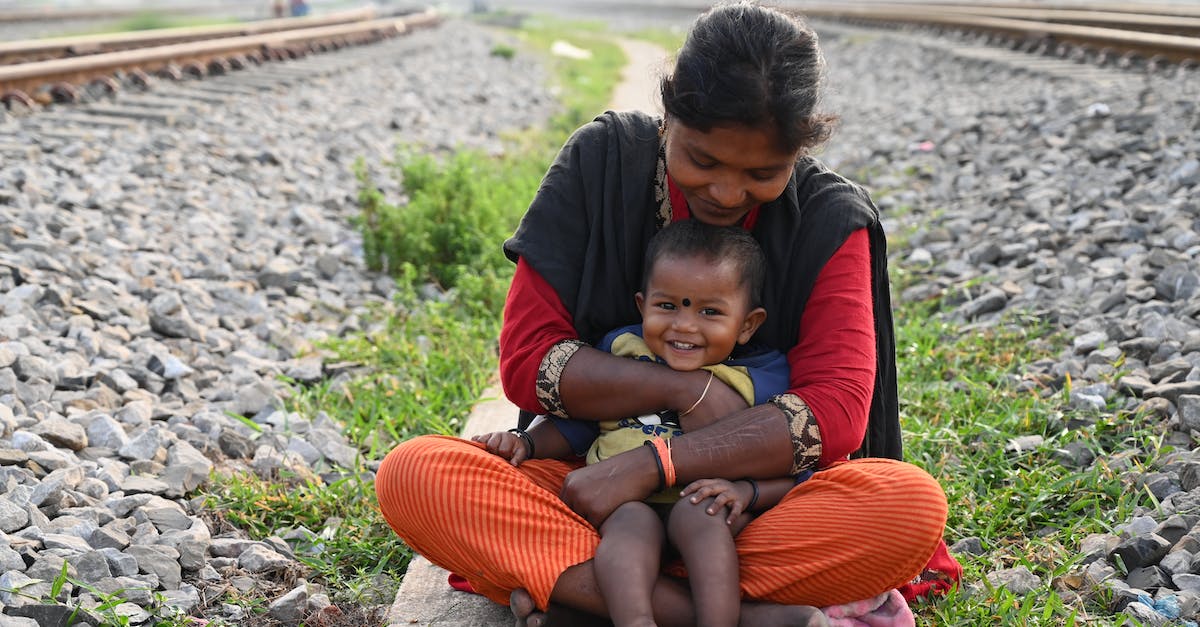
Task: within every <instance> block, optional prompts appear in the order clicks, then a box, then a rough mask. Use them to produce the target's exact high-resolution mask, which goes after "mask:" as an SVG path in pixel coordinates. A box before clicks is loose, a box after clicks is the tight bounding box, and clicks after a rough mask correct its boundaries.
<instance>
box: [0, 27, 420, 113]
mask: <svg viewBox="0 0 1200 627" xmlns="http://www.w3.org/2000/svg"><path fill="white" fill-rule="evenodd" d="M439 20H440V17H439V16H438V15H437V14H436V13H435V12H433V11H426V12H424V13H419V14H414V15H406V16H402V17H390V18H381V19H375V20H370V21H367V22H358V23H351V24H339V25H332V26H321V27H316V28H307V29H301V30H290V31H280V32H275V33H268V34H261V35H248V36H239V37H226V38H223V39H216V40H210V41H198V42H189V43H182V44H170V45H166V46H157V47H154V48H142V49H138V50H125V51H120V52H108V53H102V54H94V55H88V56H84V57H74V58H70V59H55V60H51V61H34V62H31V63H22V64H17V65H6V66H0V94H2V96H0V98H3V99H5V100H7V99H9V98H12V97H18V98H19V99H22V100H29V99H30V98H29V96H28V94H37V93H39V90H44V89H45V88H46V87H47V86H49V85H62V84H66V85H79V84H87V83H91V82H94V81H97V80H111V78H110V77H111V75H113V74H115V73H118V72H160V71H164V70H166V69H168V68H172V67H178V66H179V65H184V64H186V65H187V66H190V67H192V68H196V69H197V72H198V73H202V72H203V71H204V70H203V69H202V68H209V67H212V64H213V63H220V62H223V61H224V62H227V60H228V59H231V58H237V57H242V58H258V59H261V58H264V57H266V58H273V57H285V56H290V54H291V52H292V51H294V50H295V48H296V47H297V46H302V45H311V44H313V43H316V42H329V41H337V42H342V43H363V42H367V41H374V40H378V39H381V38H384V37H390V36H394V35H399V34H402V33H404V32H407V31H408V30H409V29H412V28H419V27H422V26H427V25H432V24H435V23H437V22H438V21H439Z"/></svg>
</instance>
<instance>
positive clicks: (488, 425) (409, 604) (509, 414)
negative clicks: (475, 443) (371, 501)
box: [387, 386, 517, 627]
mask: <svg viewBox="0 0 1200 627" xmlns="http://www.w3.org/2000/svg"><path fill="white" fill-rule="evenodd" d="M516 425H517V406H516V405H513V404H512V403H510V402H509V401H508V399H507V398H505V397H504V393H503V391H502V390H501V389H500V387H499V386H495V387H493V388H490V389H489V390H488V391H487V392H485V393H484V395H483V399H482V400H480V402H479V403H477V404H476V405H475V407H474V408H473V409H472V410H471V414H470V416H469V417H468V418H467V424H466V425H465V426H464V427H463V432H462V435H463V437H466V438H469V437H471V436H473V435H478V434H480V433H490V432H492V431H504V430H505V429H511V428H513V427H515V426H516ZM449 575H450V573H448V572H447V571H445V570H444V569H441V568H438V567H437V566H434V565H433V564H431V563H429V560H427V559H425V558H423V557H420V556H417V557H414V558H413V560H412V562H411V563H410V564H409V565H408V572H407V573H405V575H404V581H403V582H401V584H400V590H399V591H397V593H396V600H395V602H394V603H392V607H391V609H390V610H388V614H387V624H388V625H389V626H393V627H399V626H401V625H406V626H408V625H438V626H450V625H454V626H455V627H459V626H461V627H501V626H504V627H509V626H511V625H512V624H513V616H512V613H511V612H509V611H508V608H507V607H505V606H503V605H497V604H495V603H492V602H491V601H489V600H488V599H486V598H484V597H482V596H479V595H477V594H470V593H467V592H459V591H457V590H455V589H453V588H451V587H450V584H448V583H447V581H446V579H447V577H449Z"/></svg>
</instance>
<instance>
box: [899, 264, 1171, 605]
mask: <svg viewBox="0 0 1200 627" xmlns="http://www.w3.org/2000/svg"><path fill="white" fill-rule="evenodd" d="M911 280H912V277H908V276H905V275H904V273H903V272H898V273H897V280H896V283H897V284H898V285H896V286H894V287H896V288H897V289H895V291H896V292H899V289H898V288H899V287H901V286H903V285H904V284H905V283H906V282H909V281H911ZM939 307H940V305H939V303H938V302H927V303H922V304H910V305H903V306H901V307H899V308H898V310H897V312H896V323H897V329H896V344H897V360H898V362H899V363H898V365H899V388H900V397H901V399H900V400H901V407H902V425H903V427H904V431H905V447H906V448H905V457H906V458H907V459H908V460H909V461H911V462H913V463H915V464H917V465H919V466H921V467H923V468H925V469H926V470H927V471H929V472H930V473H931V474H932V475H933V476H935V477H936V478H937V479H938V480H939V481H940V482H941V484H942V486H943V488H945V490H946V495H947V498H948V499H949V503H950V517H949V521H948V522H947V526H946V540H947V542H948V543H950V544H953V543H954V542H955V541H957V540H959V539H962V538H966V537H971V536H974V537H978V538H980V539H981V540H982V542H983V546H984V550H985V552H984V554H983V555H980V556H969V555H959V556H958V557H959V559H960V561H961V562H962V564H963V566H964V569H965V575H964V583H965V584H968V586H971V584H975V586H976V587H977V588H978V591H976V592H975V593H973V594H968V593H967V592H966V588H964V589H962V590H959V591H957V592H956V593H953V594H951V595H950V596H949V597H947V598H945V599H941V600H938V601H935V602H932V603H928V604H924V605H922V606H921V607H920V608H919V609H918V611H917V615H918V622H919V623H920V622H922V621H925V622H927V623H928V624H936V625H1001V624H1002V625H1070V624H1084V623H1086V624H1095V621H1096V620H1098V619H1100V620H1105V619H1106V617H1107V619H1108V620H1112V621H1115V624H1124V620H1123V619H1122V618H1120V617H1111V616H1110V613H1109V612H1108V611H1107V610H1106V609H1105V608H1104V607H1103V606H1102V605H1100V603H1099V602H1098V601H1085V602H1079V601H1075V600H1073V599H1072V596H1071V595H1064V594H1063V593H1062V592H1061V591H1060V590H1059V589H1057V588H1056V587H1055V584H1057V583H1059V582H1060V581H1061V580H1062V579H1061V578H1062V577H1063V576H1064V575H1066V574H1067V573H1068V572H1069V571H1070V570H1071V569H1072V568H1075V567H1076V566H1077V564H1076V560H1077V550H1078V546H1079V543H1080V541H1081V540H1082V539H1083V538H1084V537H1086V536H1087V535H1088V534H1091V533H1109V532H1111V529H1112V527H1113V526H1114V525H1116V524H1119V523H1121V522H1124V521H1126V520H1127V519H1128V518H1129V517H1130V516H1131V513H1132V510H1133V507H1134V506H1135V505H1147V506H1148V505H1152V504H1153V503H1151V502H1150V500H1149V498H1148V497H1147V496H1146V495H1145V494H1144V493H1141V492H1130V491H1128V490H1126V489H1124V487H1123V485H1122V483H1121V481H1120V478H1119V477H1118V474H1119V471H1118V470H1114V469H1112V468H1109V467H1108V466H1107V465H1106V464H1105V463H1104V462H1103V461H1101V462H1097V463H1095V464H1093V465H1092V466H1091V467H1089V468H1087V469H1076V468H1072V467H1069V466H1066V465H1064V464H1063V463H1060V461H1059V458H1058V457H1057V456H1056V453H1055V451H1056V449H1059V448H1061V447H1063V446H1065V445H1066V444H1067V443H1069V442H1072V441H1075V440H1078V441H1081V442H1083V443H1084V444H1085V445H1086V446H1087V448H1088V449H1089V450H1091V451H1092V452H1093V453H1094V454H1095V455H1096V457H1097V459H1100V460H1103V459H1105V457H1106V456H1107V455H1109V454H1112V453H1115V452H1118V451H1125V450H1129V449H1132V448H1137V449H1139V450H1141V451H1144V452H1145V453H1144V454H1142V455H1140V456H1138V457H1137V458H1135V460H1134V462H1135V463H1149V462H1150V461H1151V460H1152V459H1154V458H1156V457H1158V456H1159V455H1161V454H1163V453H1165V452H1166V450H1165V449H1161V448H1159V446H1158V445H1157V442H1159V440H1160V437H1159V436H1160V434H1159V433H1157V432H1156V431H1155V430H1154V429H1153V428H1150V427H1147V426H1143V425H1145V424H1146V423H1145V422H1144V421H1143V420H1140V419H1139V417H1138V416H1134V415H1129V414H1126V413H1122V412H1115V413H1109V414H1108V415H1103V416H1076V415H1073V414H1072V410H1070V409H1069V408H1068V407H1067V406H1066V405H1065V403H1064V394H1063V393H1062V391H1060V390H1044V389H1039V388H1036V387H1035V388H1034V389H1033V391H1020V390H1021V388H1019V387H1018V386H1017V385H1016V382H1017V381H1018V380H1019V379H1020V375H1021V372H1022V365H1023V364H1028V363H1030V362H1032V361H1034V360H1036V359H1039V358H1042V357H1049V356H1053V355H1055V354H1057V353H1058V351H1059V349H1061V348H1062V346H1063V345H1064V340H1063V339H1062V338H1060V337H1056V336H1054V335H1053V334H1051V333H1050V332H1049V330H1048V329H1046V328H1045V327H1044V326H1043V325H1042V324H1040V323H1039V322H1037V321H1035V320H1031V319H1024V318H1022V317H1021V316H1019V315H1014V316H1012V317H1010V318H1009V319H1008V320H1007V321H1006V322H1005V323H1004V324H1001V325H999V326H997V327H995V328H993V329H986V330H971V331H965V330H962V329H960V328H956V327H955V326H953V325H951V324H949V323H947V322H944V321H943V316H942V315H941V314H942V312H941V311H940V309H939ZM1073 418H1088V420H1078V421H1077V422H1076V423H1075V426H1074V427H1073V428H1068V426H1067V425H1068V421H1069V420H1071V419H1073ZM1092 422H1094V424H1090V426H1088V425H1089V423H1092ZM1079 425H1082V426H1079ZM1021 435H1041V436H1043V437H1044V438H1045V442H1044V444H1042V445H1041V446H1039V447H1037V448H1036V449H1035V450H1031V451H1023V452H1020V453H1017V452H1012V451H1009V450H1007V449H1006V444H1007V443H1008V441H1009V440H1010V439H1011V438H1015V437H1017V436H1021ZM1016 566H1025V567H1027V568H1029V570H1030V571H1032V572H1033V573H1034V574H1036V575H1037V576H1038V577H1039V578H1040V579H1041V580H1042V582H1043V585H1042V587H1041V588H1040V589H1039V590H1037V591H1036V592H1035V593H1034V594H1031V595H1028V596H1024V597H1015V596H1014V595H1013V594H1012V593H1010V592H1008V591H1007V590H1003V589H993V588H991V587H990V586H988V585H986V581H985V576H986V575H987V573H989V572H992V571H994V570H998V569H1004V568H1013V567H1016Z"/></svg>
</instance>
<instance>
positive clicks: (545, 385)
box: [537, 340, 587, 418]
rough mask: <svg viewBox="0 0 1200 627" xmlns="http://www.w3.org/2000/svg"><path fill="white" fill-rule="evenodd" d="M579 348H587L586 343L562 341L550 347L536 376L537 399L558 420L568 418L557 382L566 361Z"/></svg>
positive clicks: (565, 365)
mask: <svg viewBox="0 0 1200 627" xmlns="http://www.w3.org/2000/svg"><path fill="white" fill-rule="evenodd" d="M581 346H587V343H586V342H584V341H582V340H562V341H561V342H558V343H557V344H555V345H554V346H551V347H550V350H549V351H547V352H546V356H545V357H543V358H542V365H541V366H539V367H538V375H537V399H538V402H539V403H541V404H542V407H544V408H545V409H546V413H548V414H552V415H555V416H558V417H559V418H570V416H568V415H567V410H566V409H565V408H563V404H562V397H561V396H559V393H558V382H559V381H560V380H562V373H563V368H566V367H567V361H569V360H570V359H571V356H573V355H574V354H575V351H577V350H579V347H581Z"/></svg>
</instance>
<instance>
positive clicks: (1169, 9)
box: [786, 0, 1200, 17]
mask: <svg viewBox="0 0 1200 627" xmlns="http://www.w3.org/2000/svg"><path fill="white" fill-rule="evenodd" d="M895 2H896V0H853V3H854V4H864V5H878V4H895ZM786 4H787V6H792V7H797V6H799V7H802V6H804V4H806V2H803V1H796V0H793V1H791V2H787V3H786ZM925 4H935V3H925ZM935 6H945V7H958V8H966V7H964V6H963V5H955V4H950V3H946V4H942V3H936V4H935ZM1083 6H1084V5H1078V4H1075V5H1063V4H1058V5H1056V4H1048V3H1045V2H1019V1H1012V2H1002V1H992V2H973V3H971V5H970V8H972V9H1021V10H1061V11H1084V10H1086V11H1099V12H1103V13H1125V14H1137V15H1174V16H1181V17H1200V6H1196V5H1194V4H1193V5H1187V4H1153V3H1146V4H1140V3H1138V4H1131V3H1122V2H1112V3H1109V2H1090V3H1088V4H1087V5H1086V8H1082V7H1083Z"/></svg>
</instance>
